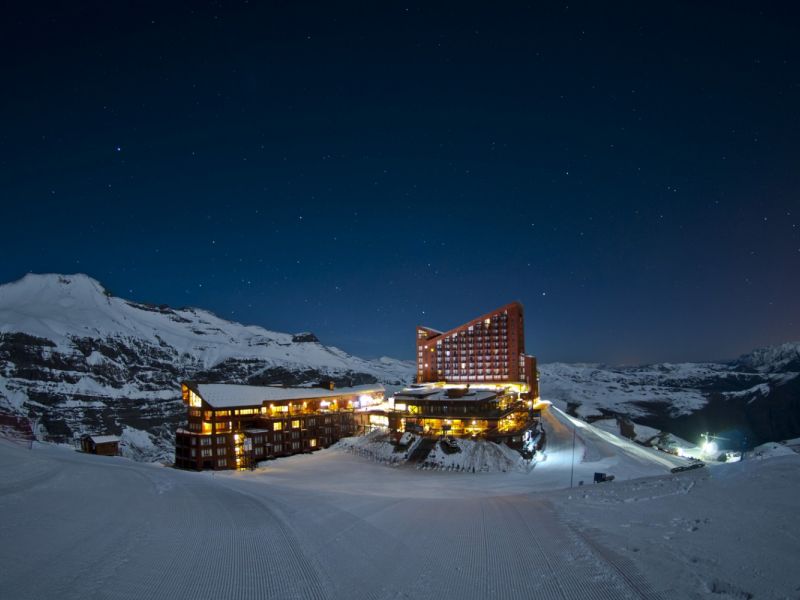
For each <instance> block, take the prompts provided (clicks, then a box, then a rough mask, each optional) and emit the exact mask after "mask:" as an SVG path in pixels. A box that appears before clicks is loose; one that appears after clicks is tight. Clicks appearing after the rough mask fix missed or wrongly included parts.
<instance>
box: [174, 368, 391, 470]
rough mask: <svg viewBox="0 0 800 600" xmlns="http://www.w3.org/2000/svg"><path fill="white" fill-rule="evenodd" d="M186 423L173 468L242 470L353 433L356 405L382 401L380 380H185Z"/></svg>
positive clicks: (178, 436)
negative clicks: (290, 383) (341, 384)
mask: <svg viewBox="0 0 800 600" xmlns="http://www.w3.org/2000/svg"><path fill="white" fill-rule="evenodd" d="M181 388H182V396H183V402H184V404H186V406H187V409H188V414H187V421H188V423H187V427H186V428H185V429H184V428H181V429H178V431H177V433H176V436H175V466H176V467H179V468H184V469H195V470H203V469H237V468H238V469H242V468H248V467H250V466H254V465H255V463H257V462H258V461H262V460H266V459H268V458H275V457H278V456H288V455H291V454H298V453H302V452H312V451H314V450H319V449H320V448H326V447H328V446H330V445H331V444H334V443H335V442H337V441H338V440H339V439H340V438H342V437H346V436H350V435H353V434H354V433H355V419H354V413H355V410H356V409H358V408H363V407H367V406H369V405H372V404H375V403H380V402H383V399H384V387H383V386H382V385H380V384H373V385H362V386H356V387H350V388H339V389H322V388H287V387H277V386H252V385H228V384H202V383H200V384H198V383H193V382H185V383H183V385H182V386H181Z"/></svg>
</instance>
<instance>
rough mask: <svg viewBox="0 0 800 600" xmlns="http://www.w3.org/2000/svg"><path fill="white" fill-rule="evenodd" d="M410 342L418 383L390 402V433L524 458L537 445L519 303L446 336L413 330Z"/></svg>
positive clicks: (535, 403) (534, 378)
mask: <svg viewBox="0 0 800 600" xmlns="http://www.w3.org/2000/svg"><path fill="white" fill-rule="evenodd" d="M416 338H417V340H416V341H417V384H416V385H413V386H411V387H409V388H406V389H404V390H402V391H400V392H397V393H396V394H395V395H394V397H393V399H390V408H389V409H388V410H387V412H386V424H387V425H388V427H389V428H390V429H391V430H394V431H397V432H401V431H410V432H412V433H418V434H423V435H431V436H441V435H450V436H454V437H471V438H481V439H487V440H491V441H494V442H498V443H504V444H506V445H508V446H510V447H512V448H516V449H518V450H520V451H522V452H523V454H525V453H532V452H533V451H535V449H536V448H537V447H539V446H540V445H541V443H542V442H543V437H542V436H541V435H540V429H539V415H540V410H541V408H542V406H541V405H540V404H539V378H538V373H537V371H536V359H535V358H534V357H533V356H530V355H527V354H525V329H524V324H523V310H522V305H521V304H519V303H518V302H512V303H511V304H507V305H505V306H502V307H500V308H498V309H497V310H494V311H492V312H490V313H487V314H485V315H481V316H480V317H477V318H475V319H472V320H471V321H469V322H467V323H464V324H463V325H460V326H458V327H456V328H454V329H451V330H449V331H445V332H442V331H437V330H435V329H431V328H430V327H417V335H416ZM371 419H372V421H371V423H372V424H377V423H379V422H380V419H381V417H380V415H377V414H374V413H373V416H372V417H371Z"/></svg>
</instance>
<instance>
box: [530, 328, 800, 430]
mask: <svg viewBox="0 0 800 600" xmlns="http://www.w3.org/2000/svg"><path fill="white" fill-rule="evenodd" d="M539 371H540V373H539V375H540V380H541V394H542V397H543V398H547V399H549V400H553V401H556V402H559V403H561V404H562V405H564V406H565V407H566V408H567V409H568V410H569V411H570V412H573V413H574V414H577V415H579V416H581V417H583V418H585V419H588V420H591V419H594V418H598V417H601V416H605V417H607V416H621V417H625V418H627V419H630V420H632V421H635V422H637V423H642V424H644V425H649V426H652V427H656V428H658V429H661V430H664V431H669V432H670V433H674V434H676V435H679V436H681V437H685V438H686V439H690V440H697V439H698V436H699V434H700V433H702V432H705V431H711V432H713V433H718V434H721V435H727V436H730V437H731V438H735V439H737V440H742V439H743V438H744V437H747V442H748V444H751V445H752V444H757V443H760V442H764V441H772V440H782V439H789V438H794V437H797V436H798V435H800V342H792V343H787V344H782V345H780V346H774V347H769V348H760V349H757V350H754V351H753V352H751V353H749V354H746V355H744V356H741V357H739V358H738V359H736V360H734V361H731V362H728V363H680V364H672V363H661V364H654V365H645V366H637V367H609V366H605V365H596V364H564V363H550V364H543V365H541V366H540V367H539ZM737 443H739V442H737Z"/></svg>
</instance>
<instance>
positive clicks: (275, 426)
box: [272, 421, 283, 431]
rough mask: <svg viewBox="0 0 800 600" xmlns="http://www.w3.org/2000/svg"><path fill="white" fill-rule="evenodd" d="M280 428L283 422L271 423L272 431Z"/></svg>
mask: <svg viewBox="0 0 800 600" xmlns="http://www.w3.org/2000/svg"><path fill="white" fill-rule="evenodd" d="M281 429H283V423H281V422H280V421H278V422H276V423H273V424H272V431H280V430H281Z"/></svg>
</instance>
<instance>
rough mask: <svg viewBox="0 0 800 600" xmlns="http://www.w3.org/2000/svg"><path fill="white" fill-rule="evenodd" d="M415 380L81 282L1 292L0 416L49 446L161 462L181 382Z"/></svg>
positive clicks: (31, 279)
mask: <svg viewBox="0 0 800 600" xmlns="http://www.w3.org/2000/svg"><path fill="white" fill-rule="evenodd" d="M413 375H414V365H413V363H409V362H404V361H398V360H394V359H390V358H381V359H379V360H364V359H361V358H358V357H355V356H351V355H349V354H347V353H346V352H343V351H342V350H339V349H337V348H333V347H330V346H325V345H323V344H321V343H320V342H319V340H318V339H317V338H316V337H315V336H314V335H313V334H311V333H307V332H306V333H300V334H295V335H292V334H285V333H278V332H274V331H268V330H266V329H263V328H261V327H256V326H246V325H242V324H239V323H233V322H230V321H226V320H224V319H220V318H219V317H217V316H215V315H213V314H212V313H210V312H207V311H204V310H199V309H194V308H183V309H173V308H170V307H168V306H165V305H160V306H154V305H149V304H141V303H136V302H131V301H128V300H124V299H122V298H118V297H115V296H112V295H110V294H109V293H108V292H106V291H105V290H104V289H103V287H102V286H101V285H100V284H99V283H98V282H97V281H95V280H94V279H91V278H90V277H88V276H86V275H27V276H26V277H24V278H23V279H21V280H19V281H17V282H14V283H10V284H6V285H2V286H0V411H5V412H11V413H15V414H22V415H25V416H28V417H30V418H31V419H34V420H38V426H39V433H40V435H41V436H43V437H44V438H46V439H48V440H51V441H57V442H71V440H72V439H73V436H74V435H75V434H76V433H81V432H102V433H114V434H121V435H122V436H123V445H124V449H125V452H126V453H128V454H129V455H131V456H133V457H135V458H141V459H168V458H169V457H170V456H171V452H172V443H173V432H174V430H175V428H176V427H177V426H178V425H179V424H180V423H181V422H182V420H183V418H184V415H185V409H184V407H183V404H182V402H181V401H180V386H179V384H180V381H181V380H184V379H194V380H198V381H204V382H229V383H251V384H284V385H313V384H326V383H327V382H328V381H330V380H333V381H335V382H336V383H337V384H338V385H356V384H361V383H373V382H378V381H379V382H382V383H386V384H397V385H400V384H403V383H408V382H410V381H411V380H412V378H413Z"/></svg>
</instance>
